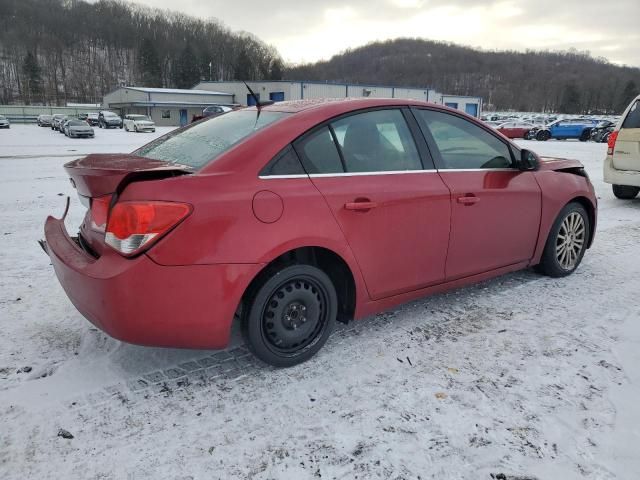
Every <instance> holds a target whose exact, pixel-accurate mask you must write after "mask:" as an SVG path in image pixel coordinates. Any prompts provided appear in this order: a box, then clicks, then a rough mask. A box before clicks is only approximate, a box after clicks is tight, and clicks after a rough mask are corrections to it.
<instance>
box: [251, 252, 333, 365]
mask: <svg viewBox="0 0 640 480" xmlns="http://www.w3.org/2000/svg"><path fill="white" fill-rule="evenodd" d="M242 310H243V312H242V334H243V337H244V339H245V342H246V343H247V345H248V347H249V349H250V350H251V351H252V352H253V354H254V355H255V356H256V357H258V358H259V359H260V360H262V361H263V362H265V363H268V364H270V365H273V366H275V367H291V366H293V365H297V364H299V363H302V362H304V361H306V360H308V359H310V358H311V357H312V356H314V355H315V354H316V353H317V352H318V351H319V350H320V349H321V348H322V346H323V345H324V344H325V342H326V341H327V339H328V338H329V335H330V334H331V331H332V330H333V327H334V325H335V321H336V316H337V314H338V297H337V294H336V290H335V287H334V286H333V283H332V282H331V279H330V278H329V277H328V276H327V274H326V273H324V272H323V271H322V270H320V269H319V268H317V267H314V266H311V265H291V266H288V267H284V268H282V269H280V270H278V271H276V272H274V273H272V274H271V275H270V276H268V277H265V278H264V279H263V280H262V281H261V282H259V283H258V284H257V286H256V287H254V288H253V289H252V291H250V292H249V295H248V303H247V304H246V308H243V309H242Z"/></svg>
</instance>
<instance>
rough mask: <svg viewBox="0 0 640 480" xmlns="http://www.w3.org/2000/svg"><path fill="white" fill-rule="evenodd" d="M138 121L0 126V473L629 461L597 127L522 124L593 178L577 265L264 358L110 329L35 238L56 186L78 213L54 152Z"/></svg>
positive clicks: (571, 472)
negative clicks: (134, 338) (89, 131)
mask: <svg viewBox="0 0 640 480" xmlns="http://www.w3.org/2000/svg"><path fill="white" fill-rule="evenodd" d="M161 130H162V129H161ZM161 133H164V131H159V132H157V133H156V136H157V135H159V134H161ZM153 137H154V135H152V134H133V133H126V132H124V131H122V130H109V131H103V130H96V138H95V139H93V140H90V139H87V140H85V139H78V140H71V139H67V138H66V137H64V136H62V135H59V134H58V133H54V132H52V131H51V130H49V129H45V128H38V127H35V126H20V125H16V126H13V127H12V129H11V130H9V131H0V270H1V273H2V274H1V276H0V478H2V479H3V480H8V479H26V478H33V479H44V478H56V479H57V478H82V479H88V478H101V479H111V478H114V479H116V478H118V479H120V478H123V479H146V478H163V479H164V478H172V479H173V478H181V479H183V478H195V479H213V478H220V479H231V478H255V479H271V478H285V479H307V478H338V479H347V478H360V479H369V478H382V479H417V478H422V479H425V478H432V477H435V478H440V479H491V478H510V479H516V478H518V479H524V478H528V479H532V478H536V479H540V480H543V479H571V478H590V479H612V478H620V479H637V478H638V477H639V476H640V401H639V400H638V399H640V369H638V365H640V326H639V320H640V301H639V300H638V290H639V289H640V279H639V277H638V272H639V271H640V245H639V242H638V240H639V239H640V200H639V199H636V200H634V201H620V200H616V199H614V198H613V196H612V194H611V190H610V187H609V186H608V185H605V184H604V183H602V172H601V164H602V159H603V158H604V154H605V149H606V146H605V145H602V144H593V143H579V142H572V141H566V142H557V141H549V142H544V143H542V142H535V141H534V142H526V141H522V142H520V143H522V144H526V146H527V147H528V148H531V149H532V150H535V151H537V152H539V153H541V154H543V155H550V156H563V157H569V158H578V159H580V160H582V161H583V162H584V163H585V165H586V167H587V169H588V171H589V174H590V175H591V178H592V180H593V182H594V184H595V186H596V189H597V192H598V195H599V197H600V213H599V226H598V232H597V236H596V241H595V244H594V246H593V248H592V249H591V250H589V251H588V252H587V254H586V256H585V259H584V262H583V264H582V265H581V266H580V268H579V269H578V271H577V272H576V273H575V274H574V275H572V276H570V277H568V278H564V279H550V278H546V277H540V276H538V275H536V274H535V273H533V272H532V271H528V270H527V271H522V272H518V273H515V274H511V275H506V276H504V277H501V278H498V279H495V280H493V281H490V282H485V283H482V284H480V285H477V286H474V287H471V288H466V289H462V290H458V291H454V292H451V293H448V294H445V295H438V296H433V297H430V298H426V299H424V300H420V301H417V302H413V303H411V304H408V305H406V306H403V307H402V308H399V309H397V310H395V311H392V312H388V313H385V314H382V315H378V316H376V317H373V318H369V319H366V320H363V321H359V322H355V323H352V324H350V325H348V326H341V327H339V328H338V329H337V331H336V332H335V334H334V335H333V336H332V337H331V338H330V339H329V342H328V343H327V345H326V346H325V348H324V349H323V350H322V351H321V352H320V353H319V355H318V356H317V357H316V358H314V359H312V360H311V361H309V362H307V363H305V364H303V365H300V366H297V367H295V368H291V369H287V370H275V369H271V368H268V367H265V366H264V365H261V364H258V363H257V362H256V361H254V360H253V359H252V357H251V356H249V355H248V354H247V351H246V350H245V349H244V347H243V346H242V344H241V342H240V341H239V340H238V339H236V340H234V343H233V345H232V346H231V347H230V348H229V349H228V350H226V351H224V352H214V351H188V350H170V349H157V348H145V347H137V346H132V345H126V344H122V343H120V342H118V341H116V340H113V339H111V338H108V337H107V336H105V335H104V334H103V333H101V332H100V331H98V330H96V329H95V328H93V327H92V326H91V325H90V324H89V323H88V322H87V321H86V320H84V319H83V318H82V317H81V315H80V314H79V313H77V312H76V310H75V309H74V308H73V306H72V305H71V303H70V302H69V301H68V300H67V298H66V296H65V294H64V292H63V291H62V289H61V288H60V286H59V285H58V282H57V281H56V278H55V276H54V273H53V269H52V268H51V266H50V264H49V261H48V258H47V257H46V255H44V254H43V252H42V251H41V250H40V248H39V246H38V245H37V244H36V240H37V239H39V238H41V237H42V225H43V222H44V219H45V217H46V216H47V215H48V214H50V213H53V214H58V215H59V214H60V213H61V212H62V209H63V204H64V196H66V195H70V196H71V198H72V202H73V204H72V210H71V215H70V218H69V226H70V228H75V227H77V225H78V224H79V222H80V216H81V209H80V207H79V205H78V204H77V202H76V200H75V199H76V197H75V194H74V192H73V191H72V188H71V186H70V184H69V181H68V179H67V177H66V175H65V174H64V171H63V170H62V165H63V164H64V163H65V162H67V161H69V160H70V159H72V158H74V157H75V156H78V155H82V154H84V153H88V152H98V151H101V152H116V151H130V150H133V149H134V148H136V147H137V146H139V145H141V144H143V143H145V142H146V141H148V140H150V139H151V138H153ZM25 367H28V368H25ZM27 370H29V371H27ZM60 429H65V430H67V431H68V432H70V433H71V434H72V435H73V437H74V438H72V439H67V438H63V437H62V436H58V433H59V430H60ZM492 474H493V477H492ZM499 474H503V475H504V476H503V475H499Z"/></svg>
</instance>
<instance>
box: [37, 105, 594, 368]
mask: <svg viewBox="0 0 640 480" xmlns="http://www.w3.org/2000/svg"><path fill="white" fill-rule="evenodd" d="M65 169H66V171H67V173H68V174H69V176H70V177H71V181H72V183H73V185H74V186H75V187H76V189H77V191H78V194H79V195H80V197H81V199H82V201H83V203H84V204H85V205H87V207H88V211H87V213H86V217H85V220H84V222H83V224H82V225H81V226H80V231H79V233H78V235H77V236H74V237H71V236H69V235H68V234H67V232H66V230H65V227H64V218H63V219H56V218H53V217H49V218H48V219H47V221H46V225H45V236H46V241H44V242H43V246H44V248H45V250H46V251H47V253H48V254H49V255H50V257H51V261H52V263H53V267H54V269H55V272H56V274H57V276H58V279H59V281H60V283H61V284H62V286H63V287H64V289H65V291H66V293H67V295H68V296H69V298H70V299H71V301H72V302H73V304H74V305H75V306H76V307H77V309H78V310H79V311H80V312H81V313H82V314H83V315H84V316H85V317H86V318H88V319H89V320H90V321H91V322H92V323H93V324H95V325H96V326H97V327H99V328H101V329H102V330H104V331H105V332H107V333H108V334H110V335H112V336H113V337H115V338H118V339H121V340H123V341H126V342H130V343H136V344H143V345H155V346H168V347H169V346H170V347H187V348H223V347H225V346H226V345H227V342H228V340H229V333H230V328H231V324H232V322H233V321H234V317H239V321H240V322H241V326H242V331H243V333H244V337H245V340H246V342H247V344H248V346H249V347H250V348H251V350H252V351H253V352H254V353H255V354H256V355H257V356H258V357H259V358H261V359H262V360H264V361H265V362H268V363H270V364H273V365H277V366H289V365H294V364H296V363H299V362H302V361H304V360H306V359H308V358H310V357H311V356H312V355H314V354H315V353H316V352H317V351H318V350H319V349H320V348H321V347H322V345H323V344H324V343H325V341H326V340H327V337H328V336H329V334H330V332H331V329H332V327H333V326H334V323H335V322H336V321H341V322H347V321H350V320H352V319H354V318H360V317H365V316H368V315H372V314H374V313H376V312H379V311H382V310H385V309H389V308H392V307H394V306H396V305H398V304H401V303H404V302H407V301H411V300H413V299H416V298H419V297H423V296H425V295H428V294H432V293H435V292H442V291H444V290H448V289H451V288H455V287H460V286H462V285H467V284H470V283H474V282H478V281H481V280H485V279H488V278H491V277H495V276H497V275H501V274H504V273H507V272H512V271H515V270H519V269H523V268H526V267H529V266H536V268H537V270H539V271H540V272H542V273H544V274H547V275H551V276H564V275H568V274H570V273H572V272H573V271H574V270H575V269H576V268H577V266H578V265H579V263H580V261H581V260H582V256H583V255H584V253H585V250H586V249H587V248H588V247H589V246H590V245H591V242H592V240H593V235H594V231H595V226H596V197H595V194H594V190H593V187H592V185H591V183H590V182H589V179H588V177H587V175H586V174H585V172H584V170H583V168H582V165H581V164H580V163H579V162H578V161H574V160H552V159H541V158H538V157H537V156H536V155H535V154H534V153H532V152H530V151H527V150H522V149H520V148H519V147H518V146H517V145H514V144H512V143H510V142H509V141H508V140H506V139H505V138H504V137H503V136H501V135H499V134H497V133H496V132H495V131H494V130H492V129H491V128H489V127H487V126H485V125H484V124H482V123H481V122H479V121H477V120H475V119H474V118H472V117H470V116H468V115H465V114H463V113H461V112H459V111H454V110H450V109H447V108H445V107H440V106H436V105H432V104H427V103H421V102H416V101H404V100H391V99H388V100H383V99H361V100H339V101H299V102H281V103H278V104H275V105H271V106H263V107H262V108H261V110H259V111H258V110H256V108H255V107H251V108H246V109H243V110H238V111H234V112H230V113H227V114H225V115H222V116H219V117H216V118H213V119H211V120H206V121H203V122H199V123H197V124H193V125H191V126H189V127H186V128H183V129H180V130H176V131H174V132H172V133H170V134H168V135H165V136H164V137H161V138H160V139H158V140H155V141H153V142H151V143H149V144H148V145H146V146H144V147H142V148H140V149H139V150H137V151H135V152H133V153H132V154H130V155H127V154H115V155H113V154H112V155H89V156H87V157H85V158H83V159H80V160H76V161H73V162H71V163H68V164H67V165H65Z"/></svg>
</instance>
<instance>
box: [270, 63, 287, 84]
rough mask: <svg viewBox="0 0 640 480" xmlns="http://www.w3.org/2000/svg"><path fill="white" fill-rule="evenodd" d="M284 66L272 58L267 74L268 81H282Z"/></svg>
mask: <svg viewBox="0 0 640 480" xmlns="http://www.w3.org/2000/svg"><path fill="white" fill-rule="evenodd" d="M283 70H284V65H282V60H280V59H279V58H274V59H273V62H271V68H270V72H269V79H270V80H282V75H283Z"/></svg>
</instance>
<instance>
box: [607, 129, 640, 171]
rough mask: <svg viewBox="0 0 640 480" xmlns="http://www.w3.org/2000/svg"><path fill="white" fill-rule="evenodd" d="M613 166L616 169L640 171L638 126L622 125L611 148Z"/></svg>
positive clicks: (639, 131)
mask: <svg viewBox="0 0 640 480" xmlns="http://www.w3.org/2000/svg"><path fill="white" fill-rule="evenodd" d="M613 166H614V167H615V168H616V169H617V170H635V171H640V128H625V127H624V125H623V126H622V128H621V129H620V131H619V132H618V138H617V139H616V144H615V148H614V150H613Z"/></svg>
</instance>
